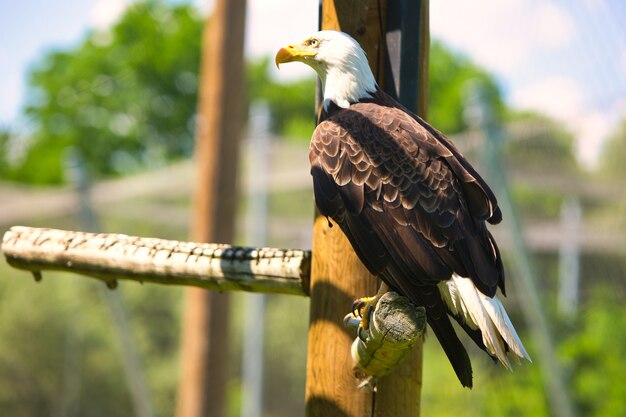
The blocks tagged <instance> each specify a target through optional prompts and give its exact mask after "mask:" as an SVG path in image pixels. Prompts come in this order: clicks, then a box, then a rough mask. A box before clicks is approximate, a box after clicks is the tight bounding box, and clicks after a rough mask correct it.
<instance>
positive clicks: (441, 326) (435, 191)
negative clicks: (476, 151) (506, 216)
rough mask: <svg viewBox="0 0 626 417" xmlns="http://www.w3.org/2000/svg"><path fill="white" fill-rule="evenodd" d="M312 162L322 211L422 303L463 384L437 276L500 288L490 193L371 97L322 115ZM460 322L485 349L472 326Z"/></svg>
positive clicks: (446, 145) (425, 131)
mask: <svg viewBox="0 0 626 417" xmlns="http://www.w3.org/2000/svg"><path fill="white" fill-rule="evenodd" d="M442 138H443V139H442ZM310 161H311V166H312V170H311V172H312V175H313V181H314V190H315V199H316V203H317V205H318V208H319V209H320V212H321V213H322V214H324V215H325V216H328V217H331V218H332V219H333V220H334V221H335V222H336V223H338V224H339V225H340V227H341V228H342V230H343V231H344V232H345V233H346V235H347V237H348V239H349V240H350V242H351V244H352V246H353V247H354V249H355V251H356V253H357V255H358V256H359V258H360V259H361V260H362V261H363V263H364V264H365V266H366V267H367V268H368V269H369V270H370V271H371V272H373V273H375V274H377V275H379V276H380V277H381V278H382V279H383V280H384V281H386V282H387V283H388V284H389V285H391V286H392V287H393V288H395V289H397V290H399V291H400V292H402V293H404V294H406V295H407V296H409V297H410V298H412V299H413V300H414V301H415V302H416V303H418V304H420V305H424V306H426V307H427V313H428V321H429V324H430V326H431V328H432V329H433V331H434V333H435V334H436V336H437V338H438V339H439V340H440V343H441V344H442V346H443V348H444V350H445V352H446V353H447V355H448V357H449V359H450V361H451V362H452V364H453V367H454V369H455V371H456V373H457V375H458V376H459V379H460V380H461V382H462V383H463V385H466V386H471V364H470V362H469V357H468V356H467V353H466V352H465V349H464V348H463V346H462V344H461V343H460V341H459V339H458V337H457V336H456V334H455V332H454V329H453V328H452V326H451V324H450V322H449V319H448V317H447V314H446V308H445V305H444V303H443V301H442V299H441V296H440V295H439V293H438V290H437V287H436V283H437V282H439V281H441V280H446V279H449V278H450V276H451V274H452V273H453V272H456V273H457V274H459V275H461V276H470V277H471V278H472V280H473V281H474V283H475V285H476V286H477V287H478V288H479V289H480V290H481V291H483V292H484V293H485V294H487V295H493V293H495V290H496V287H497V286H498V285H500V286H501V287H502V288H503V287H504V274H503V272H502V265H501V262H500V260H499V254H498V252H497V247H496V246H495V242H494V241H493V239H492V238H491V235H490V234H489V232H488V231H487V229H486V227H485V225H484V221H485V220H491V221H499V219H500V218H501V215H500V211H499V209H498V208H497V203H496V200H495V197H493V193H492V192H491V191H490V190H489V188H488V187H487V185H486V184H485V183H484V181H483V180H482V179H481V178H480V176H478V174H477V173H476V172H475V171H474V170H473V169H472V168H471V166H470V165H469V163H467V161H465V159H464V158H463V156H462V155H461V154H460V153H459V152H458V150H456V148H455V147H454V145H452V144H451V143H450V142H449V141H447V139H445V137H443V135H441V134H440V133H439V132H437V131H435V130H434V129H432V128H430V126H428V125H427V124H425V122H423V121H421V120H419V119H416V118H415V117H414V116H412V115H410V114H408V113H406V112H404V111H403V110H402V109H400V108H392V107H381V106H378V105H376V104H375V103H357V104H353V105H352V106H350V108H349V109H345V110H339V111H338V112H336V113H334V114H331V115H330V117H329V118H328V119H327V120H326V121H324V122H322V123H321V124H320V125H319V126H318V127H317V129H316V131H315V133H314V135H313V138H312V141H311V150H310ZM463 327H464V329H465V330H466V331H467V332H468V333H469V334H470V336H471V337H472V339H473V340H474V341H475V342H476V343H477V344H478V345H479V346H480V347H482V348H484V345H483V344H482V340H481V337H480V332H477V331H474V330H471V329H469V328H467V326H463Z"/></svg>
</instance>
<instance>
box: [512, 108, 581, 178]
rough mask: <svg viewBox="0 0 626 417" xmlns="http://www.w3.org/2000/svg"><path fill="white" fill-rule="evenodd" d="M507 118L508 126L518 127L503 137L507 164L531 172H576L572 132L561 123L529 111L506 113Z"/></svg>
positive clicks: (577, 168) (576, 165) (576, 164)
mask: <svg viewBox="0 0 626 417" xmlns="http://www.w3.org/2000/svg"><path fill="white" fill-rule="evenodd" d="M508 119H509V120H508V121H509V122H510V123H511V125H512V126H520V127H521V129H519V130H520V133H519V134H518V136H519V137H510V138H507V141H506V143H505V146H504V149H503V153H504V155H503V156H504V158H505V161H506V163H507V164H511V165H514V166H515V167H516V168H518V169H520V168H523V169H526V170H529V171H531V172H532V171H535V172H536V171H546V170H549V171H552V172H558V173H561V174H570V175H573V174H576V173H578V172H579V166H578V162H577V160H576V156H575V155H574V136H573V135H572V133H571V132H569V131H567V130H566V129H565V128H564V127H563V125H562V124H561V123H559V122H557V121H555V120H553V119H550V118H549V117H547V116H544V115H541V114H537V113H533V112H518V113H510V114H509V115H508Z"/></svg>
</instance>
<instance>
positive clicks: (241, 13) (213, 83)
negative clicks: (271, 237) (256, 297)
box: [176, 0, 246, 417]
mask: <svg viewBox="0 0 626 417" xmlns="http://www.w3.org/2000/svg"><path fill="white" fill-rule="evenodd" d="M245 10H246V1H245V0H218V1H217V2H216V5H215V10H214V13H213V16H211V17H210V18H207V21H206V23H205V29H204V33H203V53H202V61H201V68H200V91H199V102H198V121H197V125H196V129H197V131H196V151H195V152H196V153H195V158H196V164H197V180H196V188H195V201H194V213H193V221H192V228H191V231H190V238H191V239H192V240H195V241H203V242H231V241H232V240H233V236H234V224H235V208H236V202H237V195H238V193H237V192H236V191H237V183H236V173H237V165H238V164H237V161H238V159H239V151H238V150H239V138H240V136H241V129H242V126H243V120H244V119H243V113H244V112H243V100H242V99H243V89H242V87H243V86H242V80H243V79H244V67H243V40H244V23H245ZM228 308H229V302H228V296H227V295H226V294H219V293H215V292H210V291H206V290H202V289H187V290H185V307H184V314H183V315H184V317H183V321H184V322H183V334H182V369H181V380H180V385H179V390H178V402H177V407H176V415H177V416H178V417H207V416H216V417H221V416H223V415H225V404H224V403H225V401H224V400H225V396H226V381H227V366H226V365H227V362H228V333H227V326H226V325H225V323H228V320H227V319H225V318H226V317H228Z"/></svg>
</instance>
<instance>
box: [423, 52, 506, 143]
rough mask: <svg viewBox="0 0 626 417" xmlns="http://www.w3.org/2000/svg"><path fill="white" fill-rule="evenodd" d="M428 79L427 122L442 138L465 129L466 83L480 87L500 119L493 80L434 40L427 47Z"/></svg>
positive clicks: (501, 106)
mask: <svg viewBox="0 0 626 417" xmlns="http://www.w3.org/2000/svg"><path fill="white" fill-rule="evenodd" d="M429 76H430V92H429V100H430V102H429V105H428V106H429V107H428V121H429V122H430V123H431V124H432V125H433V126H435V127H436V128H437V129H439V130H440V131H442V132H444V133H445V134H451V133H456V132H460V131H462V130H465V129H467V127H468V125H467V122H466V120H465V118H464V112H463V110H464V109H465V106H466V94H467V93H468V91H467V88H468V85H469V82H470V81H471V82H473V83H476V82H480V83H481V85H482V88H484V90H485V92H486V94H485V96H486V98H487V100H488V101H489V104H490V107H491V108H493V109H494V111H495V116H497V117H499V118H501V117H502V115H503V113H504V102H503V101H502V95H501V93H500V88H499V87H498V84H497V82H496V80H495V78H494V77H493V76H491V75H490V74H489V73H488V72H487V71H485V70H484V69H482V68H480V67H478V66H476V65H475V64H474V63H472V62H471V61H470V60H469V59H468V58H467V57H465V56H463V55H462V54H459V53H456V52H454V51H453V50H452V49H451V48H449V47H447V46H446V45H445V44H444V43H442V42H440V41H437V40H433V41H432V43H431V46H430V63H429Z"/></svg>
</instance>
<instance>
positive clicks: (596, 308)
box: [561, 288, 626, 417]
mask: <svg viewBox="0 0 626 417" xmlns="http://www.w3.org/2000/svg"><path fill="white" fill-rule="evenodd" d="M617 294H618V293H617V292H615V291H614V290H612V289H609V288H597V289H596V290H595V291H594V294H593V297H592V298H591V300H590V301H589V302H588V303H587V304H586V305H585V306H584V308H583V310H582V311H581V314H580V322H579V323H578V324H577V327H578V331H576V332H571V333H570V335H569V337H568V338H567V340H566V341H565V343H563V345H562V346H561V352H562V354H563V356H565V357H567V358H568V359H569V360H568V362H569V363H568V365H569V367H570V369H571V372H570V373H571V381H570V382H571V386H572V389H573V391H574V393H575V395H576V402H577V405H578V408H579V409H580V411H581V413H580V414H581V415H584V416H588V417H611V416H623V415H626V402H625V401H624V398H626V383H625V382H624V375H626V362H624V351H625V350H624V349H625V348H626V314H624V300H623V299H620V297H619V296H618V295H617Z"/></svg>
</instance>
